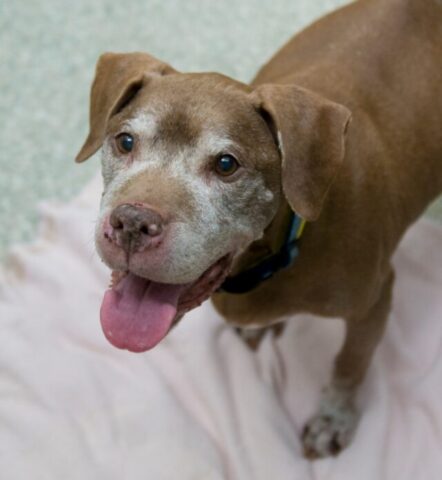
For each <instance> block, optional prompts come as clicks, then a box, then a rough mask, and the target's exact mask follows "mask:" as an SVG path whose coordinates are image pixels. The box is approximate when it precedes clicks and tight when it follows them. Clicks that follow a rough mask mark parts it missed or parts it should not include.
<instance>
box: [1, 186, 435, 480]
mask: <svg viewBox="0 0 442 480" xmlns="http://www.w3.org/2000/svg"><path fill="white" fill-rule="evenodd" d="M98 192H99V186H98V181H94V182H93V183H92V184H91V185H90V186H89V187H88V188H87V189H86V190H85V192H84V193H83V194H82V195H81V196H80V197H79V198H78V199H76V200H75V201H74V202H72V203H71V204H69V205H65V206H53V205H52V206H49V205H46V206H45V207H44V208H42V217H43V224H42V228H41V235H40V238H39V240H38V241H37V242H36V243H35V244H33V245H32V246H28V247H21V248H16V249H15V251H14V252H13V253H12V254H11V256H10V261H9V266H8V267H7V268H6V269H4V270H3V272H1V277H0V322H1V323H0V326H1V336H2V345H1V348H0V372H1V373H0V478H1V479H2V480H21V479H26V480H29V479H32V480H40V479H41V480H43V479H45V480H47V479H57V480H59V479H63V480H68V479H75V480H78V479H94V480H100V479H103V480H104V479H105V480H113V479H115V480H117V479H118V480H137V479H148V480H172V479H173V480H177V479H180V480H200V479H201V480H206V479H210V480H211V479H223V480H227V479H231V480H269V479H270V480H292V479H301V480H309V479H317V480H319V479H329V480H332V479H336V480H346V479H351V480H365V479H366V480H382V479H387V480H390V479H391V480H398V479H400V480H407V479H410V480H421V479H422V480H440V479H441V478H442V228H441V227H438V226H436V225H434V224H431V223H429V222H428V221H425V220H422V221H420V222H419V223H418V224H416V225H415V226H414V227H413V228H412V229H411V230H410V231H409V233H408V234H407V236H406V238H405V239H404V241H403V243H402V245H401V248H400V250H399V251H398V253H397V255H396V258H395V264H396V270H397V284H396V290H395V299H394V308H393V313H392V315H391V319H390V322H389V326H388V329H387V333H386V335H385V338H384V339H383V341H382V343H381V345H380V347H379V349H378V351H377V353H376V356H375V358H374V362H373V364H372V366H371V369H370V372H369V375H368V377H367V379H366V381H365V383H364V385H363V388H362V389H361V392H360V398H359V404H360V408H361V409H362V412H363V415H362V419H361V422H360V425H359V429H358V432H357V435H356V438H355V440H354V442H353V444H352V445H351V446H350V448H348V449H347V450H346V451H345V452H343V453H342V454H341V455H340V456H339V457H337V458H332V459H326V460H321V461H316V462H313V463H312V462H309V461H307V460H305V459H304V458H303V457H302V456H301V446H300V442H299V433H300V431H301V428H302V425H303V423H304V421H305V420H306V419H307V418H308V417H309V415H310V414H312V413H313V411H314V409H315V405H316V402H317V400H318V396H319V392H320V389H321V387H322V386H323V385H324V384H325V382H326V380H327V377H328V375H329V370H330V365H331V359H332V357H333V355H334V353H335V352H336V351H337V349H338V348H339V344H340V342H341V341H342V334H343V328H342V323H341V321H340V320H323V319H322V320H321V319H315V318H312V317H310V316H306V315H302V316H298V317H296V318H293V320H291V321H290V324H289V328H288V329H287V330H286V332H285V333H284V335H283V337H282V338H281V339H279V340H274V339H273V338H271V337H268V338H266V339H265V340H264V342H263V344H262V347H261V349H260V351H259V352H258V353H257V354H255V353H253V352H251V351H249V350H248V349H247V348H246V347H245V346H244V345H243V343H242V342H241V341H240V340H239V339H238V338H237V337H236V336H235V334H234V333H233V332H232V330H231V329H230V328H229V327H227V326H226V325H225V324H224V323H223V321H222V320H221V319H220V318H219V317H218V316H217V315H216V313H215V312H214V310H213V309H212V307H211V306H210V303H208V302H206V303H205V304H204V305H203V306H202V307H201V308H199V309H197V310H195V311H193V312H192V313H190V314H188V315H187V316H186V317H185V319H184V320H183V321H182V322H181V324H180V325H179V326H178V328H177V329H175V330H174V331H173V332H172V333H171V334H170V335H169V336H168V337H167V338H166V339H165V341H164V342H163V343H162V344H161V345H160V346H158V347H157V348H156V349H154V350H153V351H151V352H148V353H146V354H141V355H136V354H130V353H127V352H124V351H119V350H116V349H114V348H113V347H111V346H110V345H109V344H108V343H107V342H106V340H105V339H104V336H103V335H102V333H101V330H100V325H99V320H98V309H99V304H100V301H101V297H102V294H103V291H104V287H105V286H106V284H107V282H108V272H107V270H106V268H105V267H104V266H103V265H101V264H100V262H99V261H98V259H97V257H96V255H95V253H94V251H93V221H94V217H95V212H96V209H97V204H98V198H99V194H98Z"/></svg>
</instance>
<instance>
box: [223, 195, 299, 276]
mask: <svg viewBox="0 0 442 480" xmlns="http://www.w3.org/2000/svg"><path fill="white" fill-rule="evenodd" d="M291 217H292V210H291V208H290V206H289V204H288V203H287V201H286V200H285V199H283V200H282V201H281V205H280V206H279V208H278V210H277V212H276V214H275V216H274V217H273V220H272V221H271V222H270V223H269V225H268V226H267V228H266V229H265V230H264V235H263V236H262V237H261V238H260V239H259V240H256V241H254V242H252V243H251V244H250V245H249V246H248V248H247V249H246V250H245V251H244V252H243V253H242V254H241V255H240V256H239V258H238V259H237V261H236V262H235V265H234V267H233V269H232V272H231V275H237V274H238V273H240V272H242V271H244V270H246V269H247V268H250V267H251V266H253V265H256V264H257V263H258V262H259V261H260V260H262V259H264V258H266V257H268V256H270V255H274V254H276V253H277V252H278V251H279V250H280V249H281V247H282V245H283V244H284V242H285V239H286V236H287V231H288V229H289V227H290V222H291Z"/></svg>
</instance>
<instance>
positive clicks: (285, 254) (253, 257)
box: [221, 201, 305, 293]
mask: <svg viewBox="0 0 442 480" xmlns="http://www.w3.org/2000/svg"><path fill="white" fill-rule="evenodd" d="M304 223H305V222H304V220H303V219H302V218H301V217H299V216H298V215H296V214H294V213H293V212H292V211H291V209H290V207H289V205H288V204H287V203H286V202H285V201H284V203H283V204H281V206H280V208H279V209H278V211H277V213H276V215H275V217H274V218H273V220H272V221H271V223H270V224H269V226H268V227H267V228H266V230H265V232H264V235H263V237H262V238H261V239H260V240H257V241H255V242H253V243H252V244H251V245H250V246H249V248H248V249H247V250H246V251H245V252H244V253H243V254H242V255H241V256H240V257H239V259H238V261H237V262H236V264H235V265H234V268H233V269H232V272H231V274H230V275H229V277H228V278H226V280H225V281H224V283H223V285H222V286H221V290H222V291H224V292H226V293H247V292H249V291H250V290H253V289H254V288H256V287H257V286H258V285H260V284H261V283H262V282H264V281H266V280H268V279H269V278H271V277H272V276H273V275H274V274H275V273H277V272H278V271H280V270H282V269H284V268H287V267H288V266H290V265H291V264H292V263H293V261H294V259H295V258H296V257H297V255H298V239H299V237H300V236H301V234H302V230H303V227H304Z"/></svg>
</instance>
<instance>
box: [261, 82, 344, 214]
mask: <svg viewBox="0 0 442 480" xmlns="http://www.w3.org/2000/svg"><path fill="white" fill-rule="evenodd" d="M252 98H253V103H254V105H255V108H257V109H258V112H259V113H260V114H261V115H262V116H263V117H264V119H265V120H266V122H267V123H268V125H269V127H270V130H271V131H272V133H273V136H274V138H275V142H276V143H277V145H278V148H279V150H280V154H281V160H282V166H281V176H282V189H283V192H284V195H285V196H286V198H287V201H288V203H289V204H290V207H291V208H292V209H293V210H294V211H295V212H296V213H298V214H299V215H300V216H301V217H303V218H305V219H306V220H316V219H317V218H318V216H319V214H320V211H321V208H322V204H323V201H324V199H325V196H326V194H327V192H328V189H329V188H330V185H331V184H332V182H333V179H334V178H335V176H336V173H337V171H338V169H339V167H340V165H341V163H342V160H343V158H344V148H345V142H344V136H345V132H346V129H347V125H348V123H349V120H350V116H351V114H350V111H349V110H348V109H347V108H346V107H344V106H342V105H339V104H337V103H334V102H331V101H329V100H326V99H325V98H322V97H320V96H319V95H316V94H314V93H313V92H310V91H308V90H305V89H303V88H301V87H298V86H296V85H273V84H268V85H262V86H259V87H258V88H257V89H256V90H255V91H254V92H252Z"/></svg>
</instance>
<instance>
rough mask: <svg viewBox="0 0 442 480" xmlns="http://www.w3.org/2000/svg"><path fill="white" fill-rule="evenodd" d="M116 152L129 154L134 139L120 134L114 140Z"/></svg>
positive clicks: (126, 134) (127, 134)
mask: <svg viewBox="0 0 442 480" xmlns="http://www.w3.org/2000/svg"><path fill="white" fill-rule="evenodd" d="M115 142H116V144H117V147H118V150H119V151H120V152H121V153H130V152H131V151H132V150H133V148H134V143H135V140H134V137H133V136H132V135H130V134H129V133H120V135H118V136H117V138H116V139H115Z"/></svg>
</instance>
